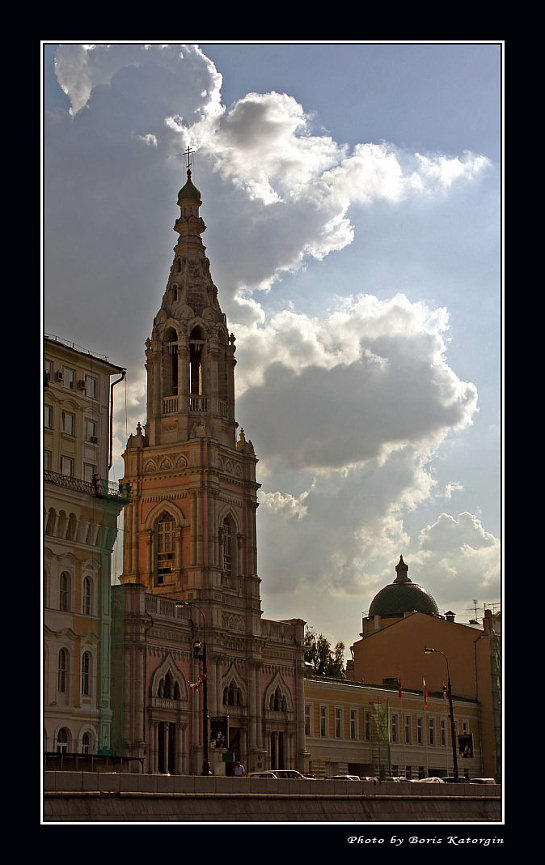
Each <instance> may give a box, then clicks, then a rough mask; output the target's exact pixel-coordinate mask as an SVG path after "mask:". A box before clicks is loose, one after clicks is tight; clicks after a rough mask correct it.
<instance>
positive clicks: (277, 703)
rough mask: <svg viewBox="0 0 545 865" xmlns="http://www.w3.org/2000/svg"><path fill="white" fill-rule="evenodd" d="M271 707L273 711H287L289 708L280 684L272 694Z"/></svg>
mask: <svg viewBox="0 0 545 865" xmlns="http://www.w3.org/2000/svg"><path fill="white" fill-rule="evenodd" d="M269 709H271V710H272V711H273V712H285V711H286V709H287V704H286V698H285V696H284V694H283V693H282V691H281V690H280V686H278V687H277V688H276V691H275V692H274V694H271V698H270V700H269Z"/></svg>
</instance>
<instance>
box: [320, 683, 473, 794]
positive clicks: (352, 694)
mask: <svg viewBox="0 0 545 865" xmlns="http://www.w3.org/2000/svg"><path fill="white" fill-rule="evenodd" d="M400 694H401V696H400ZM426 703H427V705H426ZM454 714H455V719H456V728H457V731H458V732H459V734H460V736H463V737H464V738H463V739H462V740H461V741H463V742H464V749H465V756H464V754H463V751H462V752H460V750H459V751H458V754H457V758H458V773H459V776H460V777H461V778H463V777H464V776H465V777H476V776H478V775H480V774H481V767H482V749H481V738H480V724H479V715H480V707H479V704H478V703H477V702H476V701H473V700H466V699H463V698H456V699H455V700H454ZM305 745H306V749H305V750H306V754H305V759H306V763H305V771H306V772H308V773H309V774H312V775H314V776H315V777H317V778H327V777H331V776H334V775H345V774H354V775H359V776H360V777H376V778H380V777H382V778H385V777H388V776H404V777H407V778H409V779H411V778H413V779H414V778H424V777H428V776H439V777H444V776H446V775H452V774H453V753H452V741H451V738H450V727H449V706H448V702H447V700H446V699H444V698H443V696H442V695H437V694H432V693H428V696H427V700H425V697H424V692H423V690H421V691H416V690H407V689H403V688H402V689H401V690H400V689H399V688H398V687H397V686H395V687H392V686H391V685H390V686H389V687H386V686H383V687H380V686H375V685H365V684H362V683H358V682H350V681H346V680H337V679H326V678H324V677H322V676H307V677H306V678H305Z"/></svg>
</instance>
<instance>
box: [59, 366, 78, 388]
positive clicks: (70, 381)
mask: <svg viewBox="0 0 545 865" xmlns="http://www.w3.org/2000/svg"><path fill="white" fill-rule="evenodd" d="M75 378H76V373H75V372H74V370H73V369H69V368H68V367H66V366H63V368H62V380H63V384H64V386H65V387H67V388H69V390H74V381H75Z"/></svg>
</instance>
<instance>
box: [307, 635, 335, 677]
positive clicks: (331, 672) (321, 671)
mask: <svg viewBox="0 0 545 865" xmlns="http://www.w3.org/2000/svg"><path fill="white" fill-rule="evenodd" d="M305 661H306V662H307V663H309V664H312V667H313V672H314V673H316V674H317V675H319V676H329V677H330V678H332V679H344V643H341V642H338V643H336V645H335V648H334V649H332V648H331V643H330V642H329V640H328V639H327V637H324V635H323V634H318V635H317V634H316V633H315V631H313V629H312V628H306V630H305Z"/></svg>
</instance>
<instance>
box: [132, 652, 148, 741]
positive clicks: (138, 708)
mask: <svg viewBox="0 0 545 865" xmlns="http://www.w3.org/2000/svg"><path fill="white" fill-rule="evenodd" d="M145 651H146V650H145V648H144V647H143V646H139V647H138V648H137V650H136V659H135V660H136V665H135V667H136V668H135V681H134V692H135V698H134V738H135V741H136V742H138V743H142V742H143V741H144V658H145Z"/></svg>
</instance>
